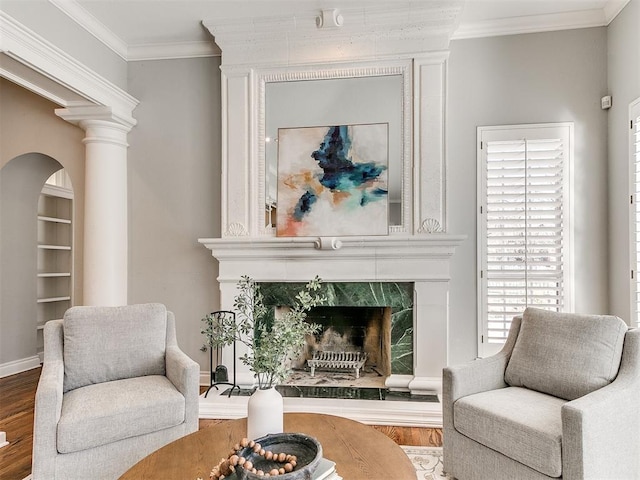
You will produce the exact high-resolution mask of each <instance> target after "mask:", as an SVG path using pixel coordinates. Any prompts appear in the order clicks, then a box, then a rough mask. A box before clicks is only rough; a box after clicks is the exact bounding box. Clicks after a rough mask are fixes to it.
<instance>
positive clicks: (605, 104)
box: [600, 95, 612, 110]
mask: <svg viewBox="0 0 640 480" xmlns="http://www.w3.org/2000/svg"><path fill="white" fill-rule="evenodd" d="M600 105H601V106H602V109H603V110H609V109H610V108H611V105H612V103H611V95H606V96H604V97H602V98H601V99H600Z"/></svg>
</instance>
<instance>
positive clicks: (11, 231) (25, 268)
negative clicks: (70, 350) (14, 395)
mask: <svg viewBox="0 0 640 480" xmlns="http://www.w3.org/2000/svg"><path fill="white" fill-rule="evenodd" d="M62 168H63V167H62V165H61V163H60V162H58V161H57V160H56V159H54V158H52V157H50V156H47V155H44V154H42V153H26V154H23V155H19V156H17V157H15V158H13V159H12V160H10V161H9V162H8V163H7V164H6V165H5V166H4V167H2V169H0V377H2V376H4V375H9V374H11V373H16V372H18V371H23V370H25V369H27V368H33V367H34V366H37V365H38V364H39V357H38V356H37V353H38V346H37V333H36V332H37V308H38V305H37V303H36V298H37V294H38V292H37V257H36V251H37V244H38V224H37V215H38V200H39V197H40V193H41V191H42V188H43V186H44V184H45V182H46V180H47V179H48V178H49V177H50V176H51V175H52V174H53V173H54V172H56V171H58V170H60V169H62Z"/></svg>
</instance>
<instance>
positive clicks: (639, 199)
mask: <svg viewBox="0 0 640 480" xmlns="http://www.w3.org/2000/svg"><path fill="white" fill-rule="evenodd" d="M629 127H630V134H629V157H630V162H629V163H630V165H631V175H630V180H631V202H630V205H631V209H630V210H631V212H630V213H631V233H632V238H631V247H632V248H631V319H632V320H631V322H632V323H635V325H636V326H638V327H640V279H639V278H638V277H639V275H638V272H640V98H639V99H638V100H636V101H635V102H633V103H632V104H631V106H630V107H629Z"/></svg>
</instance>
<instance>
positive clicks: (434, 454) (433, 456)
mask: <svg viewBox="0 0 640 480" xmlns="http://www.w3.org/2000/svg"><path fill="white" fill-rule="evenodd" d="M401 447H402V449H403V450H404V452H405V453H406V454H407V457H409V460H411V463H413V466H414V467H415V468H416V478H417V479H418V480H452V477H450V476H449V475H446V474H445V473H444V472H443V471H442V467H443V465H442V447H410V446H405V445H401Z"/></svg>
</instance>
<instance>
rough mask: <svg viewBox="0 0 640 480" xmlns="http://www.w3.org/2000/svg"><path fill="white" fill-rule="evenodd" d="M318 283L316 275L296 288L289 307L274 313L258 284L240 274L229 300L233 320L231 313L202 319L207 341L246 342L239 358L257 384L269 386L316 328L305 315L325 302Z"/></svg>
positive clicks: (214, 345)
mask: <svg viewBox="0 0 640 480" xmlns="http://www.w3.org/2000/svg"><path fill="white" fill-rule="evenodd" d="M321 283H322V280H321V279H320V278H319V277H317V276H316V277H315V278H314V279H313V280H311V281H310V282H309V283H307V284H306V285H305V287H304V288H303V289H302V290H300V291H299V292H298V294H297V295H296V297H295V302H294V304H293V305H292V306H291V307H290V308H289V309H286V311H284V312H283V313H282V314H279V315H275V316H274V315H273V313H272V309H270V308H267V307H266V306H265V305H264V299H263V296H262V293H261V292H260V285H259V284H258V283H256V282H255V281H254V280H252V279H251V278H249V277H247V276H243V277H241V279H240V281H239V282H238V285H237V287H238V294H237V296H236V297H235V299H234V302H233V307H234V310H235V312H236V318H235V321H234V319H233V317H232V316H231V315H229V316H219V317H218V316H213V315H211V314H209V315H207V316H205V317H204V318H203V319H202V321H203V322H204V323H205V327H204V328H203V329H202V333H203V334H204V335H205V338H206V342H207V345H208V346H209V347H210V348H218V347H223V346H228V345H231V344H232V343H233V342H240V343H243V344H245V345H246V346H248V347H249V352H248V353H245V354H244V355H242V356H241V357H240V360H241V361H242V363H244V364H245V365H247V366H248V367H249V368H250V369H251V370H252V371H253V372H254V373H255V375H256V378H257V380H258V387H259V388H261V389H266V388H271V387H272V386H273V385H275V384H276V383H277V382H278V381H280V380H283V379H285V378H286V377H287V376H288V375H289V373H290V371H289V368H287V365H286V360H287V359H288V358H291V357H292V356H293V355H296V354H298V353H299V352H300V350H301V349H302V347H303V346H304V345H305V337H306V336H307V335H313V334H314V333H316V332H317V331H318V330H319V328H320V326H319V325H317V324H314V323H308V322H306V321H305V318H306V317H307V312H308V311H309V310H310V309H312V308H313V307H316V306H318V305H322V304H323V303H324V302H326V298H325V297H324V296H323V295H321V294H320V293H319V290H320V285H321Z"/></svg>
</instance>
